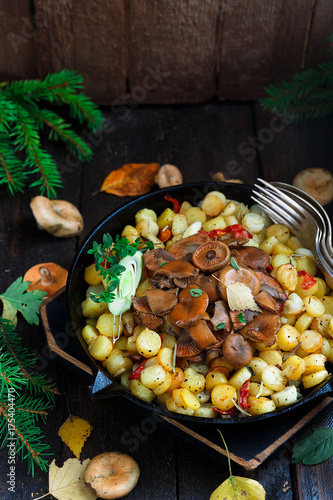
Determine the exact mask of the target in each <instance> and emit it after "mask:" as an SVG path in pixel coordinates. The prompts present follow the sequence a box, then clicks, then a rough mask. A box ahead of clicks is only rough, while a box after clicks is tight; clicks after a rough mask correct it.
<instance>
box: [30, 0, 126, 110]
mask: <svg viewBox="0 0 333 500" xmlns="http://www.w3.org/2000/svg"><path fill="white" fill-rule="evenodd" d="M59 4H60V5H59ZM59 4H58V3H52V6H51V5H50V2H48V3H45V2H43V1H41V0H37V1H36V2H35V8H36V15H39V16H48V22H47V23H46V24H45V26H41V27H40V28H39V29H38V32H37V37H36V42H37V44H36V46H37V58H38V63H37V64H38V70H39V74H40V76H43V77H44V76H45V75H46V74H47V73H49V72H54V71H59V70H61V69H63V68H67V69H73V70H76V71H78V72H79V73H81V74H82V75H83V78H84V84H85V89H86V93H87V94H88V95H89V96H91V97H92V98H93V99H95V100H96V102H97V103H99V104H110V103H111V102H112V101H113V100H115V99H117V98H119V96H120V94H121V93H122V92H124V91H125V89H126V75H125V67H126V64H125V61H126V47H125V13H124V2H123V0H112V1H110V2H107V3H105V2H103V0H94V1H92V2H89V4H83V3H82V2H80V1H79V0H74V1H72V2H68V0H62V2H59ZM50 9H51V14H48V12H50Z"/></svg>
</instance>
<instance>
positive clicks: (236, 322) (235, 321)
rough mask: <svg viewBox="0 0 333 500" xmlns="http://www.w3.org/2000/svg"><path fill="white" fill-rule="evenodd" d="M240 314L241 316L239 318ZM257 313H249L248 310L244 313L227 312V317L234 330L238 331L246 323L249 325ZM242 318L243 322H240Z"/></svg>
mask: <svg viewBox="0 0 333 500" xmlns="http://www.w3.org/2000/svg"><path fill="white" fill-rule="evenodd" d="M241 314H242V316H241ZM257 314H258V313H256V312H254V311H249V310H248V309H247V310H246V311H231V310H230V311H229V316H230V319H231V322H232V326H233V329H234V330H240V328H243V326H245V325H246V324H247V323H250V322H251V321H252V320H253V319H254V318H255V317H256V316H257ZM242 317H243V318H244V321H241V318H242Z"/></svg>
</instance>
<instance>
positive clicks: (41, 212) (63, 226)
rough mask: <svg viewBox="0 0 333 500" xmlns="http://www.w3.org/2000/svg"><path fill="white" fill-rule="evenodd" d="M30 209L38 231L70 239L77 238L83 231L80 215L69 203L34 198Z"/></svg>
mask: <svg viewBox="0 0 333 500" xmlns="http://www.w3.org/2000/svg"><path fill="white" fill-rule="evenodd" d="M30 207H31V210H32V213H33V214H34V217H35V219H36V221H37V226H38V227H39V229H45V231H47V232H48V233H50V234H52V235H53V236H57V237H58V238H71V237H73V236H78V235H79V234H81V232H82V230H83V218H82V215H81V213H80V212H79V210H78V209H77V208H76V207H75V206H74V205H73V204H72V203H70V202H69V201H65V200H50V199H49V198H46V197H45V196H35V197H34V198H33V199H32V200H31V203H30Z"/></svg>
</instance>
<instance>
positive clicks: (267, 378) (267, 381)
mask: <svg viewBox="0 0 333 500" xmlns="http://www.w3.org/2000/svg"><path fill="white" fill-rule="evenodd" d="M261 377H262V381H263V383H264V385H265V386H266V387H268V389H272V390H273V391H282V389H284V388H285V386H286V384H287V378H286V377H285V376H284V375H283V373H282V372H281V370H279V368H278V367H277V366H272V365H268V366H267V367H266V368H265V369H264V370H263V372H262V374H261Z"/></svg>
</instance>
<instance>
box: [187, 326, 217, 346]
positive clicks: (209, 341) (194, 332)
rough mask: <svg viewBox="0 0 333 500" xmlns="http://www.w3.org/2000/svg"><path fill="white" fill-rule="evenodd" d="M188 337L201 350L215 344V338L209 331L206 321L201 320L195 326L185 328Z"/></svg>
mask: <svg viewBox="0 0 333 500" xmlns="http://www.w3.org/2000/svg"><path fill="white" fill-rule="evenodd" d="M187 330H188V332H189V334H190V336H191V337H192V339H193V340H195V341H196V343H197V344H199V346H200V347H201V348H202V349H206V348H207V347H209V346H211V345H214V344H216V338H215V336H214V334H213V333H212V332H211V330H210V329H209V327H208V325H207V323H206V321H204V320H203V319H201V320H200V321H198V323H196V324H195V325H192V326H189V327H188V328H187Z"/></svg>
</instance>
